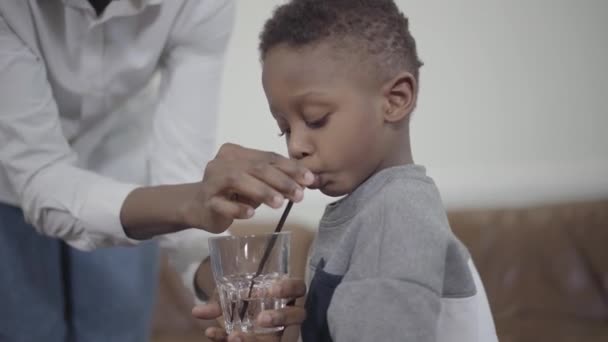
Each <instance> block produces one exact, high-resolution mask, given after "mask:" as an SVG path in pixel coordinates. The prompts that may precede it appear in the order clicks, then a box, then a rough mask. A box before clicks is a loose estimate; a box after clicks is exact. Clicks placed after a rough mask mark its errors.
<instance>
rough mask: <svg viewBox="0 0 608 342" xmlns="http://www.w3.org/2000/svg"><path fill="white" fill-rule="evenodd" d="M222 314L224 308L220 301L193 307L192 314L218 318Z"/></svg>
mask: <svg viewBox="0 0 608 342" xmlns="http://www.w3.org/2000/svg"><path fill="white" fill-rule="evenodd" d="M221 315H222V308H221V307H220V305H219V303H208V304H203V305H197V306H195V307H194V308H193V309H192V316H194V317H196V318H198V319H206V320H211V319H216V318H218V317H220V316H221Z"/></svg>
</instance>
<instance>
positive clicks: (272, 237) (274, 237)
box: [239, 201, 293, 321]
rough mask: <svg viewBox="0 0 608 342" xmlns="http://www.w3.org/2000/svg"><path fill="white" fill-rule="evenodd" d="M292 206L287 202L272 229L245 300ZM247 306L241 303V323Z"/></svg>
mask: <svg viewBox="0 0 608 342" xmlns="http://www.w3.org/2000/svg"><path fill="white" fill-rule="evenodd" d="M292 206H293V202H292V201H289V202H287V206H286V207H285V210H284V211H283V215H281V219H280V220H279V224H277V227H276V228H275V229H274V234H272V235H271V237H270V239H268V242H266V247H265V249H264V255H262V260H260V265H259V266H258V271H257V272H255V275H254V276H253V278H252V279H251V284H250V285H249V294H247V298H251V292H252V291H253V283H254V281H255V278H257V277H258V276H259V275H260V274H261V273H262V270H263V269H264V266H266V262H267V261H268V258H269V257H270V252H272V248H273V247H274V245H275V243H276V242H277V236H278V235H277V233H280V232H281V229H283V225H284V224H285V220H287V215H289V211H290V210H291V207H292ZM248 306H249V302H248V301H247V302H245V303H243V306H242V307H241V312H240V313H239V316H240V317H241V321H242V320H243V318H244V317H245V312H247V307H248Z"/></svg>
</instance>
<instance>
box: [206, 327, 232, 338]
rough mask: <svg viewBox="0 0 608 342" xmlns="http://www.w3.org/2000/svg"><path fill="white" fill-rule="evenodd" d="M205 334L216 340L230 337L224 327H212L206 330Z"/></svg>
mask: <svg viewBox="0 0 608 342" xmlns="http://www.w3.org/2000/svg"><path fill="white" fill-rule="evenodd" d="M205 336H207V337H208V338H209V339H210V340H211V341H214V342H216V341H217V342H223V341H226V340H227V339H228V335H227V334H226V331H225V330H224V329H222V328H216V327H211V328H207V329H206V330H205Z"/></svg>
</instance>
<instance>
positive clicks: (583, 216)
mask: <svg viewBox="0 0 608 342" xmlns="http://www.w3.org/2000/svg"><path fill="white" fill-rule="evenodd" d="M449 218H450V223H451V225H452V229H453V230H454V232H455V233H456V234H457V235H458V236H459V237H460V238H461V240H462V241H463V242H464V243H465V244H466V245H467V246H468V248H469V250H470V252H471V255H472V257H473V260H474V261H475V263H476V265H477V268H478V269H479V272H480V275H481V278H482V280H483V282H484V284H485V287H486V292H487V295H488V297H489V301H490V305H491V308H492V313H493V315H494V320H495V323H496V329H497V331H498V335H499V339H500V341H501V342H545V341H547V342H549V341H550V342H575V341H576V342H600V341H602V342H608V200H602V201H592V202H587V203H568V204H556V205H545V206H536V207H527V208H502V209H484V210H462V211H451V212H449ZM268 227H270V228H268ZM291 228H292V230H294V231H295V232H296V234H297V237H296V238H295V239H294V240H296V241H297V242H295V245H292V248H294V253H293V257H294V258H293V265H292V266H293V267H294V268H293V269H294V270H295V271H296V272H295V274H296V275H303V272H304V265H305V260H306V255H307V251H308V246H309V244H310V241H311V239H312V233H311V229H310V228H311V227H304V226H292V227H291ZM269 229H272V227H271V226H270V225H269V226H263V225H258V226H253V227H246V226H240V227H237V228H235V232H236V233H241V232H243V231H251V232H254V231H261V230H269ZM186 297H187V295H185V294H184V293H183V291H182V290H181V289H180V288H179V284H178V283H177V280H176V279H175V278H174V276H173V275H171V271H170V269H166V268H165V269H164V271H163V275H162V276H161V289H160V296H159V305H158V307H157V311H156V321H155V331H154V336H155V339H154V341H155V342H160V341H175V342H178V341H205V339H204V338H203V334H202V327H201V326H203V325H204V324H201V323H200V322H194V320H192V319H191V318H190V316H189V312H190V309H191V308H190V304H189V302H188V300H187V298H186ZM287 335H288V336H285V338H284V339H283V340H284V341H295V339H296V336H297V331H294V330H292V331H291V332H289V333H288V334H287ZM455 342H466V341H455Z"/></svg>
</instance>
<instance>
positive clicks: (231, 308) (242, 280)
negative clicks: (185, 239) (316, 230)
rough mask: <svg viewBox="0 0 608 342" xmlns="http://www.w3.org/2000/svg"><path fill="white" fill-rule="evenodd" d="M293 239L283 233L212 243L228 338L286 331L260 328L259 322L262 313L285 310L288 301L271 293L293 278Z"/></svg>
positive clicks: (212, 260)
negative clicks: (278, 284) (234, 334)
mask: <svg viewBox="0 0 608 342" xmlns="http://www.w3.org/2000/svg"><path fill="white" fill-rule="evenodd" d="M290 238H291V234H290V233H289V232H280V233H269V234H259V235H248V236H221V237H213V238H210V239H209V251H210V255H211V267H212V269H213V275H214V277H215V282H216V283H217V287H218V292H219V295H220V302H221V305H222V311H223V313H224V321H225V324H226V331H227V332H228V334H230V333H232V332H233V331H240V332H244V333H254V334H267V333H272V332H276V331H281V330H283V329H284V327H276V328H264V327H260V326H258V325H257V323H256V319H257V317H258V315H259V314H260V312H262V311H265V310H276V309H280V308H283V307H285V304H286V302H287V301H286V300H285V299H279V298H273V297H271V296H270V294H269V290H270V288H271V287H272V285H273V283H275V282H276V281H278V280H280V279H282V278H285V277H287V276H288V275H289V252H290ZM262 262H263V263H264V267H263V268H261V264H262Z"/></svg>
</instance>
